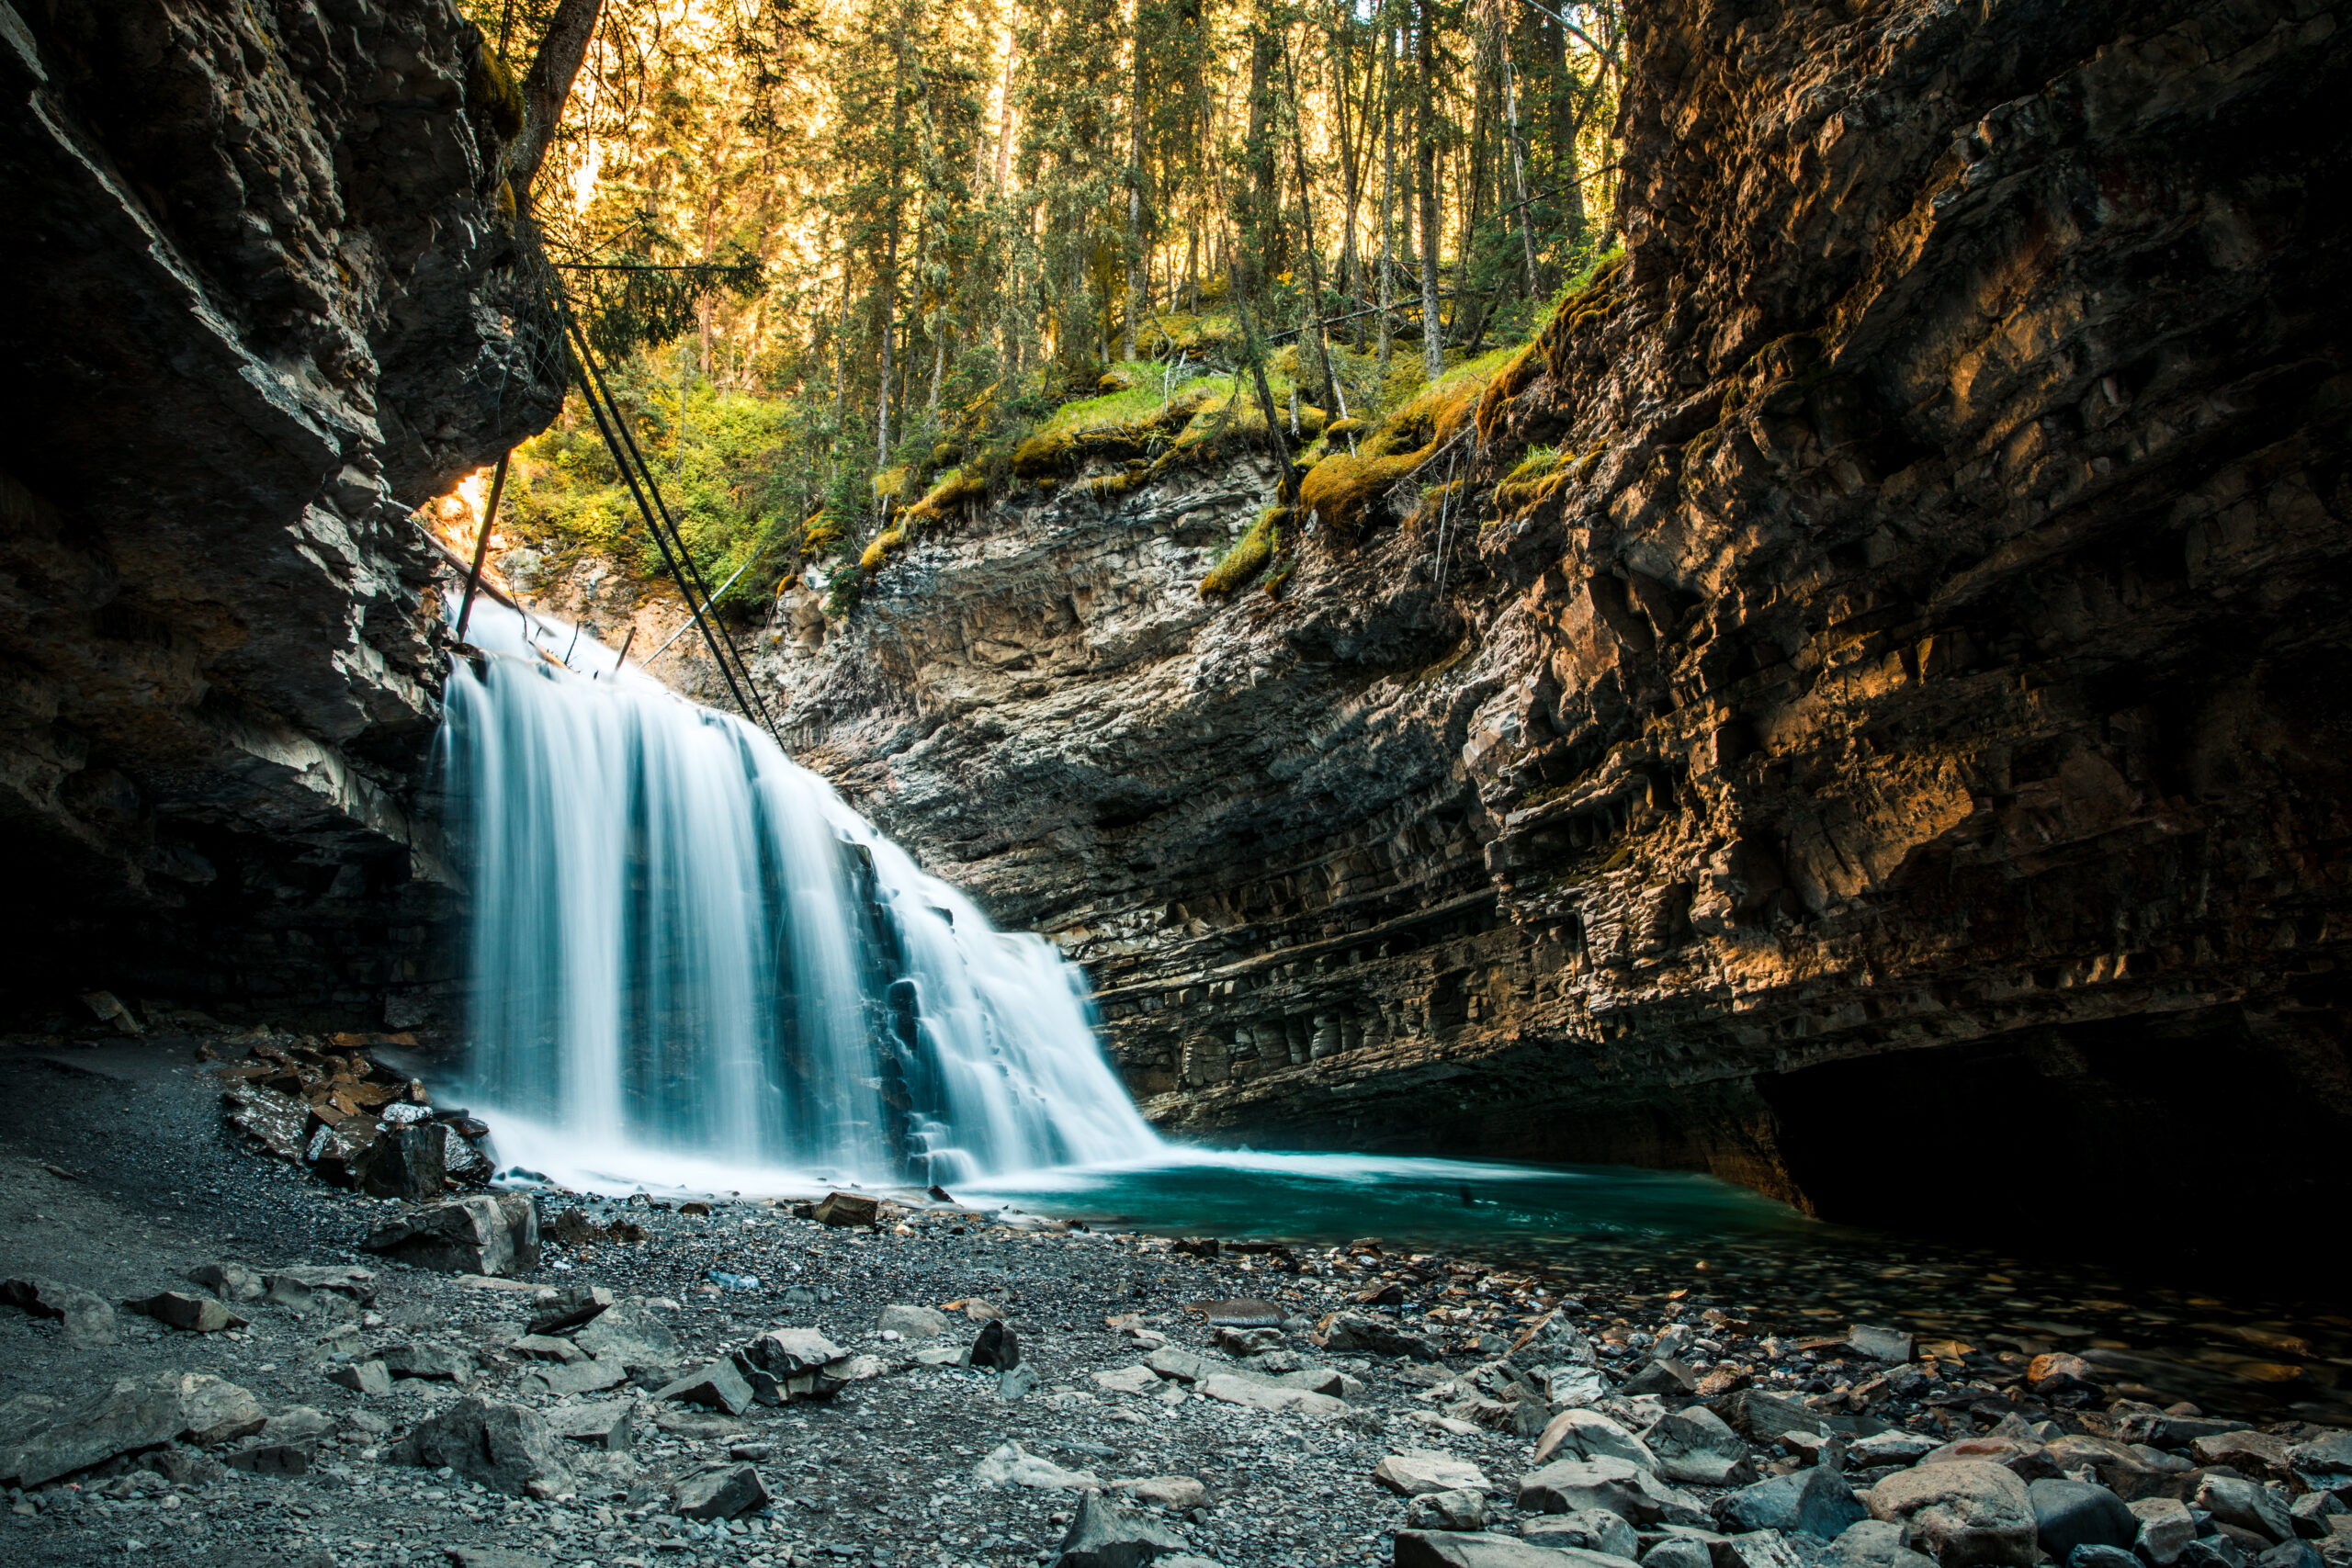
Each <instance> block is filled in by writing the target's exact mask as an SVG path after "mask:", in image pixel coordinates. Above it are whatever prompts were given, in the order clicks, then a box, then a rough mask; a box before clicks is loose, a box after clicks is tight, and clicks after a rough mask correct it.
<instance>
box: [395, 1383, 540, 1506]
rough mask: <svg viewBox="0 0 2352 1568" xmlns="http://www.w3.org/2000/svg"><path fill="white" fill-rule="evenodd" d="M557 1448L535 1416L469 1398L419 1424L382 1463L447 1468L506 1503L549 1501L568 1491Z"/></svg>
mask: <svg viewBox="0 0 2352 1568" xmlns="http://www.w3.org/2000/svg"><path fill="white" fill-rule="evenodd" d="M558 1442H559V1439H558V1438H556V1436H555V1434H554V1433H553V1432H551V1431H550V1430H548V1424H547V1421H546V1420H545V1419H544V1418H543V1417H542V1416H540V1415H539V1413H538V1412H537V1411H536V1410H530V1409H526V1408H525V1407H524V1406H522V1405H520V1404H496V1403H492V1401H490V1400H486V1399H483V1398H482V1397H481V1395H479V1394H469V1395H467V1396H466V1397H465V1398H463V1399H460V1400H458V1402H457V1403H456V1404H452V1405H451V1406H449V1408H448V1409H447V1410H444V1411H442V1412H441V1413H440V1414H439V1415H437V1416H433V1417H432V1418H431V1419H429V1420H426V1421H424V1422H422V1423H420V1424H419V1425H418V1426H417V1427H415V1429H414V1430H413V1431H411V1432H410V1433H409V1434H408V1436H407V1437H405V1438H401V1440H400V1441H399V1442H397V1443H395V1444H393V1445H392V1446H391V1448H390V1450H388V1451H387V1452H386V1454H385V1459H386V1461H387V1462H389V1463H391V1464H413V1465H420V1466H423V1467H424V1468H425V1469H428V1470H430V1469H435V1468H437V1467H439V1466H442V1465H447V1466H449V1467H450V1468H451V1469H453V1470H455V1471H457V1472H458V1474H460V1475H463V1476H465V1477H466V1478H467V1479H468V1480H469V1481H478V1482H480V1483H482V1484H483V1485H484V1486H487V1487H489V1488H490V1489H491V1490H492V1491H493V1492H503V1493H505V1494H506V1495H508V1496H510V1497H538V1498H550V1497H558V1496H561V1495H564V1494H565V1493H567V1492H569V1491H571V1486H572V1480H571V1471H570V1470H569V1469H568V1468H566V1466H565V1464H564V1462H563V1458H562V1455H561V1453H560V1450H559V1448H558Z"/></svg>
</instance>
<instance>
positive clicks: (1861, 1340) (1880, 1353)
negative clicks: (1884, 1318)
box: [1846, 1323, 1912, 1362]
mask: <svg viewBox="0 0 2352 1568" xmlns="http://www.w3.org/2000/svg"><path fill="white" fill-rule="evenodd" d="M1846 1346H1847V1348H1849V1349H1850V1350H1852V1351H1853V1352H1854V1354H1855V1355H1857V1356H1860V1357H1861V1358H1862V1359H1864V1360H1866V1361H1893V1362H1899V1361H1907V1360H1909V1359H1911V1350H1912V1337H1911V1336H1910V1335H1909V1334H1907V1333H1905V1331H1904V1330H1902V1329H1899V1328H1878V1327H1874V1326H1872V1325H1870V1324H1867V1323H1857V1324H1855V1325H1852V1326H1850V1327H1849V1328H1848V1329H1847V1330H1846Z"/></svg>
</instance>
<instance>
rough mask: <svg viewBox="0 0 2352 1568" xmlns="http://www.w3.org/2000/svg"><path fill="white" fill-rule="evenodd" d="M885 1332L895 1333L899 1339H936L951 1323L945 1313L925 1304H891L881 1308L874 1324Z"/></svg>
mask: <svg viewBox="0 0 2352 1568" xmlns="http://www.w3.org/2000/svg"><path fill="white" fill-rule="evenodd" d="M874 1326H875V1327H876V1328H877V1329H879V1330H881V1331H882V1332H883V1333H885V1334H896V1335H898V1336H899V1338H901V1339H909V1340H922V1339H936V1338H938V1337H940V1336H942V1335H944V1334H945V1333H946V1332H947V1331H948V1330H949V1329H950V1328H951V1327H952V1326H954V1325H953V1324H952V1323H951V1322H950V1321H949V1319H948V1316H947V1314H945V1313H944V1312H940V1311H937V1310H935V1309H933V1308H932V1307H927V1306H906V1305H893V1306H886V1307H884V1308H883V1309H882V1317H881V1321H879V1322H878V1323H876V1325H874Z"/></svg>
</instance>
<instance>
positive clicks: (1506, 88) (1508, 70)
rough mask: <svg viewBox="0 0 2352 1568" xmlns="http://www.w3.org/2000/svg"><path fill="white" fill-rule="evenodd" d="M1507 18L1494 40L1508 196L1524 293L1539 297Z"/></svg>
mask: <svg viewBox="0 0 2352 1568" xmlns="http://www.w3.org/2000/svg"><path fill="white" fill-rule="evenodd" d="M1510 35H1511V28H1510V19H1509V18H1508V17H1506V18H1504V21H1503V26H1502V28H1501V29H1500V31H1499V33H1498V36H1497V39H1496V42H1497V44H1498V46H1499V47H1500V48H1501V50H1502V51H1503V111H1504V114H1505V115H1506V116H1507V117H1508V118H1509V121H1510V188H1511V200H1512V201H1513V202H1515V203H1516V204H1517V210H1518V213H1519V243H1520V249H1521V252H1523V253H1524V257H1525V260H1526V263H1527V297H1528V298H1529V299H1537V298H1539V297H1541V295H1542V293H1543V289H1542V288H1541V287H1540V286H1539V285H1538V284H1537V283H1536V280H1535V209H1534V208H1533V207H1532V205H1531V204H1530V203H1529V201H1528V199H1527V142H1526V139H1525V138H1524V137H1523V136H1522V135H1521V132H1520V129H1519V75H1518V73H1517V72H1516V71H1514V70H1513V69H1512V67H1511V58H1510Z"/></svg>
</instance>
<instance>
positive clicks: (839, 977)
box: [439, 601, 1161, 1188]
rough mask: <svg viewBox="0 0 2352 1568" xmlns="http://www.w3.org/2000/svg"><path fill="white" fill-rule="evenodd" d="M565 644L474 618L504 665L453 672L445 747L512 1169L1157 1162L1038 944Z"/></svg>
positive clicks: (476, 614) (472, 1083) (473, 1022)
mask: <svg viewBox="0 0 2352 1568" xmlns="http://www.w3.org/2000/svg"><path fill="white" fill-rule="evenodd" d="M554 630H555V628H554V627H553V626H552V624H551V623H546V622H541V623H540V624H539V625H538V626H533V625H531V624H530V623H526V620H525V618H524V617H523V616H521V615H516V614H515V612H514V611H511V610H508V609H505V608H503V607H502V606H500V605H498V604H492V603H489V602H487V601H481V602H477V603H476V604H475V606H474V611H473V616H472V620H471V623H470V625H469V641H471V642H472V643H474V644H475V645H476V646H477V647H479V648H481V649H484V650H485V652H486V654H487V657H486V658H484V659H483V660H481V661H480V664H479V666H477V665H475V664H472V663H469V662H466V661H462V660H461V661H459V663H458V667H457V669H456V671H454V673H453V674H452V675H451V677H450V680H449V683H448V691H447V719H446V722H445V724H444V726H443V729H442V735H441V742H440V745H441V752H440V757H439V761H440V763H441V765H442V768H443V770H444V774H443V776H444V779H445V787H446V790H447V800H448V805H449V818H450V820H449V825H450V828H451V837H452V840H453V841H454V843H455V844H456V846H457V848H458V854H459V856H460V861H461V863H463V864H464V865H466V866H467V868H468V874H469V882H470V891H471V895H472V905H473V914H472V926H471V937H470V946H469V959H468V962H469V985H470V992H471V996H472V1004H471V1011H470V1015H469V1037H470V1040H471V1048H470V1053H469V1066H468V1075H467V1076H468V1089H469V1093H470V1094H471V1095H473V1096H474V1097H475V1100H476V1103H477V1104H478V1105H479V1106H480V1108H481V1113H482V1114H484V1115H485V1116H486V1117H487V1118H488V1119H489V1120H490V1121H491V1122H492V1127H493V1129H494V1131H495V1134H496V1136H497V1140H498V1144H499V1146H500V1150H501V1156H502V1158H503V1159H506V1160H509V1161H513V1162H515V1163H520V1164H523V1165H526V1166H527V1167H529V1168H533V1169H536V1170H540V1171H543V1172H546V1173H547V1174H550V1175H556V1176H558V1177H559V1178H560V1179H566V1180H568V1181H572V1182H576V1183H579V1184H582V1185H598V1184H610V1183H612V1182H616V1181H650V1182H689V1183H690V1182H693V1181H695V1180H697V1179H699V1180H701V1181H703V1182H704V1183H706V1184H713V1183H714V1182H715V1181H716V1182H717V1183H718V1184H722V1185H725V1186H728V1187H735V1188H741V1187H744V1186H745V1185H746V1184H747V1183H751V1182H756V1181H758V1180H760V1179H761V1178H762V1177H763V1176H767V1177H772V1178H775V1179H789V1178H791V1177H796V1176H797V1177H799V1178H801V1179H809V1178H811V1177H815V1178H820V1179H852V1180H865V1181H869V1182H913V1183H917V1184H929V1183H933V1182H940V1183H947V1184H955V1183H958V1182H966V1181H970V1180H973V1179H980V1178H986V1177H993V1176H999V1175H1003V1174H1007V1173H1012V1172H1019V1171H1024V1170H1035V1169H1038V1168H1046V1167H1052V1166H1063V1165H1072V1164H1092V1163H1099V1162H1104V1161H1122V1160H1136V1159H1150V1158H1152V1157H1154V1156H1156V1155H1157V1154H1158V1153H1159V1150H1160V1146H1161V1145H1160V1144H1159V1139H1158V1137H1157V1136H1156V1135H1155V1134H1153V1133H1152V1131H1151V1129H1150V1127H1149V1126H1148V1124H1147V1123H1146V1122H1144V1120H1143V1118H1142V1117H1141V1116H1140V1115H1138V1114H1137V1113H1136V1109H1135V1106H1134V1104H1133V1102H1132V1101H1131V1100H1129V1099H1128V1097H1127V1093H1126V1091H1125V1088H1124V1087H1123V1086H1122V1085H1121V1084H1120V1082H1119V1080H1118V1078H1117V1077H1116V1075H1115V1074H1114V1073H1113V1071H1112V1069H1111V1066H1110V1065H1109V1063H1108V1062H1107V1061H1106V1060H1105V1059H1104V1057H1103V1051H1102V1048H1101V1046H1100V1044H1099V1043H1097V1041H1096V1039H1095V1035H1094V1032H1093V1029H1092V1027H1091V1020H1090V1011H1089V1008H1088V1004H1087V1002H1086V1000H1085V997H1084V993H1083V989H1082V986H1083V981H1082V979H1081V977H1080V974H1079V972H1078V971H1077V969H1075V968H1074V967H1072V966H1071V965H1069V964H1066V963H1064V962H1063V961H1062V959H1061V957H1060V955H1059V954H1058V953H1056V952H1055V951H1054V950H1053V948H1052V946H1051V945H1050V944H1049V943H1047V942H1046V941H1045V940H1044V939H1042V938H1040V937H1036V936H1034V935H1026V934H1022V935H1015V934H1010V933H1007V932H1003V931H996V930H995V929H993V928H992V927H990V926H989V922H988V920H987V919H985V918H984V917H983V916H982V915H981V914H980V912H979V910H978V908H977V907H976V906H974V905H973V904H972V902H971V901H970V900H969V899H967V898H966V897H963V895H961V894H959V893H957V892H956V890H955V889H954V888H953V887H950V886H947V885H946V884H945V883H944V882H941V881H940V880H938V879H937V878H935V877H933V876H929V875H926V874H924V873H923V872H922V871H921V870H920V869H918V868H917V867H916V865H915V863H914V862H913V861H912V860H911V859H910V858H909V856H908V855H907V854H906V853H905V852H903V851H901V850H899V848H898V847H897V846H896V845H894V844H892V843H891V842H890V841H889V840H887V839H885V838H883V837H882V835H881V834H879V833H878V832H876V830H875V829H874V828H873V826H872V825H871V824H869V823H867V822H866V821H865V819H864V818H861V817H859V816H858V815H857V814H856V813H855V812H854V811H852V810H851V809H850V808H849V807H847V806H846V805H844V804H843V803H842V800H841V798H840V797H839V796H838V795H835V794H834V793H833V791H832V789H831V786H830V785H828V784H826V783H825V782H824V781H823V780H822V779H820V778H819V777H817V776H816V775H815V774H813V773H809V772H808V771H807V770H806V769H803V768H800V767H798V766H797V765H795V764H794V763H793V762H792V761H790V760H789V759H788V758H786V756H785V755H784V753H783V752H782V751H781V750H778V749H777V747H776V746H775V742H774V741H773V740H771V739H769V738H768V737H767V736H766V735H765V734H763V733H762V732H761V731H759V730H757V729H755V728H752V726H750V725H748V724H745V723H743V722H742V721H741V720H740V719H737V718H734V717H731V716H728V715H725V714H720V713H716V712H713V711H711V710H710V709H707V708H704V707H699V706H697V705H694V704H692V703H689V702H687V701H685V700H684V699H683V698H681V697H679V696H678V695H676V694H674V693H673V692H671V691H670V690H669V689H668V688H667V687H665V686H663V685H662V684H661V683H660V682H657V681H655V680H653V679H652V678H651V677H650V676H647V675H643V674H640V673H639V672H638V671H635V670H628V671H617V672H616V671H615V668H614V666H615V663H616V660H615V659H614V657H613V655H612V653H611V652H610V650H608V649H604V648H602V647H600V646H598V645H596V644H595V643H594V642H593V641H592V640H591V639H588V638H585V637H579V638H577V639H576V640H574V641H572V644H571V647H570V648H568V649H567V648H566V646H565V644H566V641H567V640H568V639H571V638H573V637H574V634H573V633H572V631H571V628H570V627H568V626H567V627H562V628H560V634H559V635H552V636H550V635H548V633H549V632H551V631H554ZM542 648H547V649H548V655H547V656H544V657H543V656H542V654H541V652H540V649H542ZM558 652H560V653H562V654H563V655H564V658H565V660H567V661H568V664H569V667H566V665H564V664H559V663H558V662H556V661H555V660H554V657H553V655H554V654H555V653H558Z"/></svg>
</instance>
